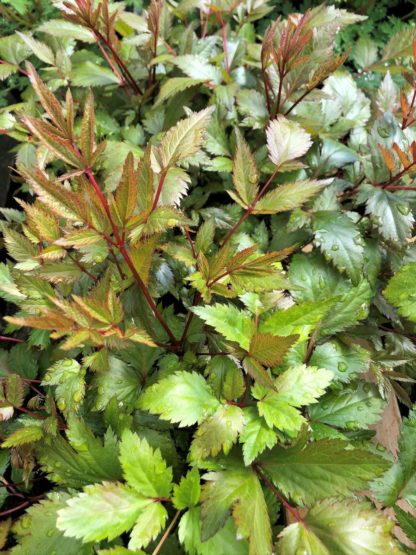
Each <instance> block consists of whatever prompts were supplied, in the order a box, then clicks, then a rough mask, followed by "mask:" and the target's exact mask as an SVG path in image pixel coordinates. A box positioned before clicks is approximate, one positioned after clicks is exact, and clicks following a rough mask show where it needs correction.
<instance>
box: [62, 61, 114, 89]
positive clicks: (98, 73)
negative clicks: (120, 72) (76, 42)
mask: <svg viewBox="0 0 416 555" xmlns="http://www.w3.org/2000/svg"><path fill="white" fill-rule="evenodd" d="M71 82H72V84H73V85H75V86H76V87H103V86H105V85H116V84H119V81H118V78H117V77H116V76H115V75H114V73H113V72H112V71H111V69H109V68H107V67H102V66H99V65H97V64H94V63H93V62H91V61H89V60H87V61H85V62H81V63H79V64H77V65H74V67H73V69H72V72H71Z"/></svg>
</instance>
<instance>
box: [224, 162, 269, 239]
mask: <svg viewBox="0 0 416 555" xmlns="http://www.w3.org/2000/svg"><path fill="white" fill-rule="evenodd" d="M279 169H280V165H277V166H276V167H275V169H274V172H273V173H272V175H271V176H270V178H269V179H268V180H267V183H266V184H265V185H264V186H263V188H262V189H261V191H260V192H259V193H258V195H257V196H256V198H255V199H254V200H253V202H252V203H251V204H250V206H249V207H248V208H247V210H246V212H245V213H244V214H243V215H242V216H241V218H240V219H239V221H238V222H237V223H236V224H235V226H234V227H233V228H232V229H231V230H230V231H229V232H228V234H227V236H226V237H225V239H224V241H223V242H222V245H221V246H224V245H225V244H226V243H227V242H228V241H229V240H230V238H231V236H232V235H234V233H235V232H236V231H237V229H238V228H239V227H240V225H241V224H242V223H243V222H244V221H245V220H246V219H247V218H248V217H249V216H250V214H251V213H252V212H253V210H254V209H255V207H256V204H257V203H258V202H259V200H260V199H261V197H262V196H263V195H264V193H265V192H266V190H267V188H268V187H269V185H270V183H271V182H272V181H273V179H274V177H275V175H276V174H277V172H278V171H279Z"/></svg>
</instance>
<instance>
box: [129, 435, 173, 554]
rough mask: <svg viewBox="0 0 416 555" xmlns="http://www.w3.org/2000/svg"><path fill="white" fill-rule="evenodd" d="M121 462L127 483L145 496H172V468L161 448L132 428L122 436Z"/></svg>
mask: <svg viewBox="0 0 416 555" xmlns="http://www.w3.org/2000/svg"><path fill="white" fill-rule="evenodd" d="M120 463H121V467H122V469H123V475H124V478H125V479H126V481H127V483H128V484H129V485H130V486H131V487H132V488H134V489H135V490H136V491H137V492H138V493H140V494H141V495H143V496H144V497H154V498H158V497H169V496H170V490H171V488H172V485H171V482H172V469H171V468H168V467H167V466H166V462H165V461H164V460H163V458H162V455H161V454H160V451H159V449H156V450H155V451H154V450H153V449H152V448H151V447H150V446H149V444H148V443H147V441H146V440H145V439H140V438H139V436H138V435H136V434H134V433H133V432H131V431H130V430H126V431H125V432H124V433H123V436H122V438H121V442H120ZM139 547H141V546H139Z"/></svg>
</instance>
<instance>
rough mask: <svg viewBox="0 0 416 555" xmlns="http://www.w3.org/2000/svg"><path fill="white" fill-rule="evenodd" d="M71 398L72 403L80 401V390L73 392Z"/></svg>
mask: <svg viewBox="0 0 416 555" xmlns="http://www.w3.org/2000/svg"><path fill="white" fill-rule="evenodd" d="M72 399H73V401H74V403H80V402H81V401H82V392H81V391H76V392H75V393H74V394H73V396H72Z"/></svg>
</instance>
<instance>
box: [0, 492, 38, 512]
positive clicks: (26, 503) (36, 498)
mask: <svg viewBox="0 0 416 555" xmlns="http://www.w3.org/2000/svg"><path fill="white" fill-rule="evenodd" d="M42 497H44V494H42V495H36V496H35V497H32V498H31V499H28V500H27V501H23V503H20V505H17V506H16V507H13V508H12V509H7V511H2V512H1V513H0V517H3V516H7V515H11V514H13V513H15V512H16V511H19V510H20V509H24V508H25V507H28V506H29V505H31V504H32V503H34V502H35V501H38V500H39V499H42Z"/></svg>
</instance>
